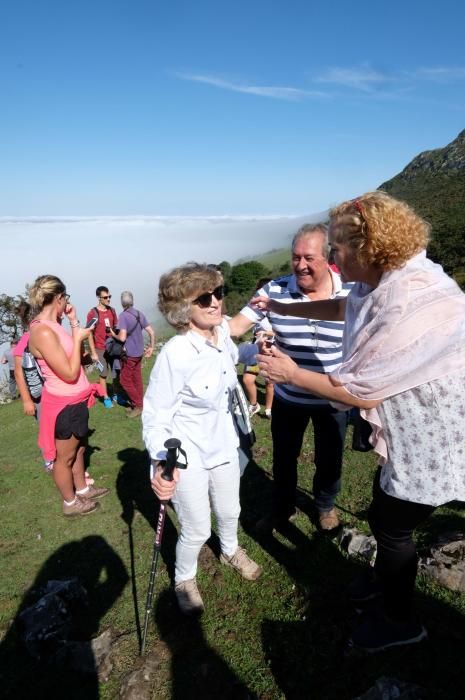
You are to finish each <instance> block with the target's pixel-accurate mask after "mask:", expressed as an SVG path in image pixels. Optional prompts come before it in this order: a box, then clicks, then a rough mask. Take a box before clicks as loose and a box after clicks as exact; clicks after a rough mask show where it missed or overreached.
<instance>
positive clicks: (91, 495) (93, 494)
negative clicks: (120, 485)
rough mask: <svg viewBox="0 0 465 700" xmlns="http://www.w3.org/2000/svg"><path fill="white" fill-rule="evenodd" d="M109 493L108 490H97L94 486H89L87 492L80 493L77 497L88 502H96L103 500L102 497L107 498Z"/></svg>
mask: <svg viewBox="0 0 465 700" xmlns="http://www.w3.org/2000/svg"><path fill="white" fill-rule="evenodd" d="M109 493H110V489H105V488H101V489H99V488H97V487H96V486H92V485H90V486H89V490H88V491H87V492H86V493H80V494H79V497H80V498H84V499H87V500H88V501H96V500H97V499H98V498H103V497H104V496H108V494H109Z"/></svg>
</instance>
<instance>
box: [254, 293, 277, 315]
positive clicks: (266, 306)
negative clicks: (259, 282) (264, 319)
mask: <svg viewBox="0 0 465 700" xmlns="http://www.w3.org/2000/svg"><path fill="white" fill-rule="evenodd" d="M249 306H251V307H252V309H255V310H256V311H274V313H276V314H279V313H280V309H281V308H282V307H283V306H286V304H282V303H281V302H280V301H276V300H275V299H270V297H252V299H251V300H250V301H249Z"/></svg>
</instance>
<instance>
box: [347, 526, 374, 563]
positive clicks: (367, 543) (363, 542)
mask: <svg viewBox="0 0 465 700" xmlns="http://www.w3.org/2000/svg"><path fill="white" fill-rule="evenodd" d="M337 542H338V544H339V546H340V547H341V548H342V549H344V550H345V551H346V552H347V553H348V554H349V555H350V556H354V555H358V556H361V557H364V558H365V559H368V560H369V562H370V563H374V561H375V558H376V540H375V538H374V537H373V535H365V534H364V533H363V532H360V530H357V528H355V527H353V528H350V527H344V528H342V530H341V532H340V533H339V535H338V537H337Z"/></svg>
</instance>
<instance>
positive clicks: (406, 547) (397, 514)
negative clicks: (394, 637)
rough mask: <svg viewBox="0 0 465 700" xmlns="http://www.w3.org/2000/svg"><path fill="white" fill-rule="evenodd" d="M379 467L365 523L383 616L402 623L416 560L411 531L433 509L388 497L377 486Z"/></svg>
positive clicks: (407, 612) (408, 608) (406, 614)
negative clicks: (373, 553) (372, 545)
mask: <svg viewBox="0 0 465 700" xmlns="http://www.w3.org/2000/svg"><path fill="white" fill-rule="evenodd" d="M380 474H381V468H380V469H378V472H377V474H376V477H375V481H374V484H373V501H372V503H371V505H370V510H369V517H368V522H369V523H370V527H371V531H372V533H373V535H374V537H375V538H376V542H377V545H378V547H377V553H376V563H375V571H376V575H377V577H378V579H379V581H380V583H381V586H382V591H383V596H384V606H385V611H386V614H387V615H388V616H389V617H391V618H392V619H394V620H401V621H406V620H408V619H409V618H410V617H411V614H412V600H413V591H414V588H415V578H416V575H417V568H418V557H417V550H416V546H415V543H414V541H413V531H414V530H415V528H416V527H418V525H420V523H422V522H424V521H425V520H426V519H427V518H428V517H429V516H430V515H431V513H432V512H433V511H434V510H435V506H429V505H425V504H423V503H413V502H411V501H403V500H401V499H400V498H395V497H394V496H389V495H388V494H387V493H385V492H384V491H383V490H382V489H381V486H380V485H379V479H380Z"/></svg>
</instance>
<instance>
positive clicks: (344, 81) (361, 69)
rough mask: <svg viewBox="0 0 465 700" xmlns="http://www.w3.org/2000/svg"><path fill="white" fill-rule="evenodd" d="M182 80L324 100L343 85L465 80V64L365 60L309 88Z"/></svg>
mask: <svg viewBox="0 0 465 700" xmlns="http://www.w3.org/2000/svg"><path fill="white" fill-rule="evenodd" d="M174 75H175V76H176V77H177V78H179V79H180V80H186V81H190V82H194V83H203V84H205V85H210V86H212V87H215V88H220V89H222V90H229V91H232V92H239V93H243V94H247V95H255V96H258V97H267V98H273V99H276V100H292V101H300V100H308V99H314V100H324V99H330V98H332V97H336V96H337V93H336V91H337V90H338V89H339V90H340V89H343V90H351V91H353V92H355V93H357V94H359V95H363V94H365V95H367V96H368V95H374V96H376V95H378V96H386V95H387V94H388V93H389V92H390V93H391V95H395V94H400V93H401V92H405V91H406V90H413V89H414V88H415V87H417V86H419V85H420V84H421V83H424V82H435V83H453V82H459V81H463V80H465V67H464V66H429V67H426V66H423V67H418V68H415V69H412V70H409V71H406V70H405V71H387V70H380V69H376V68H373V67H372V66H371V65H370V64H368V63H365V64H361V65H359V66H353V67H349V68H348V67H340V66H333V67H329V68H327V69H326V70H325V71H323V72H322V73H320V74H319V75H313V76H310V77H309V81H310V83H311V84H314V85H318V86H328V89H308V88H303V87H295V86H292V85H286V86H282V85H257V84H253V83H249V82H248V81H246V80H228V79H225V78H223V77H220V76H216V75H212V74H205V73H175V74H174Z"/></svg>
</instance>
